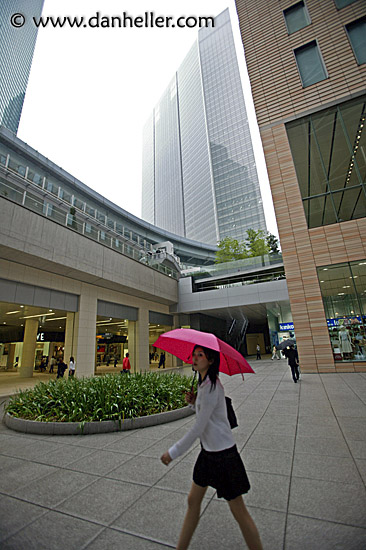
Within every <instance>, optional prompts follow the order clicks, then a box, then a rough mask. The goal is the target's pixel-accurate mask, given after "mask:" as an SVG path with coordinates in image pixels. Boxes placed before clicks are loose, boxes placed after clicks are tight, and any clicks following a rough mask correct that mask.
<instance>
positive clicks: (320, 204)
mask: <svg viewBox="0 0 366 550" xmlns="http://www.w3.org/2000/svg"><path fill="white" fill-rule="evenodd" d="M365 117H366V96H363V97H361V98H358V99H356V100H352V101H349V102H345V103H342V104H340V105H338V106H337V105H336V106H334V107H331V108H329V109H324V110H323V111H319V112H318V113H314V114H313V115H309V116H307V117H304V118H302V119H299V120H295V121H293V122H290V123H288V124H287V125H286V130H287V135H288V139H289V143H290V147H291V153H292V158H293V161H294V165H295V169H296V175H297V179H298V182H299V187H300V192H301V196H302V198H303V201H304V210H305V215H306V219H307V222H308V226H309V228H311V227H319V226H321V225H328V224H331V223H336V222H341V221H347V220H352V219H358V218H362V217H365V216H366V185H365V180H366V157H365V155H364V154H363V152H364V151H365V150H366V131H365V127H364V126H365Z"/></svg>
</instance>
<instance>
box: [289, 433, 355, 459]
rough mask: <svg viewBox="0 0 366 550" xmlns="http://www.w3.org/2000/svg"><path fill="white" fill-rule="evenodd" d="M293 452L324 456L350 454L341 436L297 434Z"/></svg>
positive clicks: (348, 455) (347, 455) (345, 455)
mask: <svg viewBox="0 0 366 550" xmlns="http://www.w3.org/2000/svg"><path fill="white" fill-rule="evenodd" d="M295 452H296V453H310V454H318V455H325V456H340V457H341V456H344V457H350V456H351V453H350V450H349V447H348V445H347V443H346V442H345V440H344V438H343V437H334V438H331V437H327V438H324V437H312V436H297V437H296V444H295Z"/></svg>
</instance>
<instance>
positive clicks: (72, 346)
mask: <svg viewBox="0 0 366 550" xmlns="http://www.w3.org/2000/svg"><path fill="white" fill-rule="evenodd" d="M76 315H77V314H76V313H72V312H71V313H70V312H68V313H66V328H65V350H64V361H65V363H66V364H67V365H68V364H69V359H70V357H71V356H73V357H75V352H76V349H77V334H75V332H77V331H76V330H75V316H76Z"/></svg>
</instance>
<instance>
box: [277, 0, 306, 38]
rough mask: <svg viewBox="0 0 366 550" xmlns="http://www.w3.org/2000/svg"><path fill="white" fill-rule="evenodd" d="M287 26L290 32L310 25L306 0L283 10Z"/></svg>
mask: <svg viewBox="0 0 366 550" xmlns="http://www.w3.org/2000/svg"><path fill="white" fill-rule="evenodd" d="M283 15H284V17H285V22H286V27H287V31H288V33H289V34H292V33H293V32H296V31H298V30H300V29H303V28H304V27H307V26H308V25H310V17H309V13H308V10H307V9H306V7H305V4H304V2H298V3H297V4H294V5H293V6H291V7H290V8H287V9H286V10H284V11H283Z"/></svg>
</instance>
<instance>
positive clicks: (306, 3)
mask: <svg viewBox="0 0 366 550" xmlns="http://www.w3.org/2000/svg"><path fill="white" fill-rule="evenodd" d="M236 6H237V12H238V16H239V21H240V30H241V35H242V41H243V45H244V52H245V57H246V62H247V67H248V72H249V77H250V81H251V86H252V93H253V98H254V105H255V109H256V114H257V120H258V124H259V129H260V134H261V138H262V142H263V147H264V154H265V159H266V164H267V169H268V174H269V180H270V185H271V190H272V196H273V201H274V207H275V212H276V217H277V224H278V229H279V236H280V240H281V245H282V251H283V259H284V264H285V271H286V277H287V284H288V291H289V297H290V304H291V310H292V315H293V322H294V329H295V334H296V339H297V344H298V350H299V354H300V362H301V366H302V369H303V371H304V372H332V371H335V370H340V371H365V370H366V335H365V324H366V317H365V316H366V184H365V174H366V131H365V127H364V126H365V115H366V107H365V102H366V38H365V37H366V2H365V1H364V0H303V1H300V2H296V1H295V2H294V1H292V2H291V1H290V0H279V1H268V0H236Z"/></svg>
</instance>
